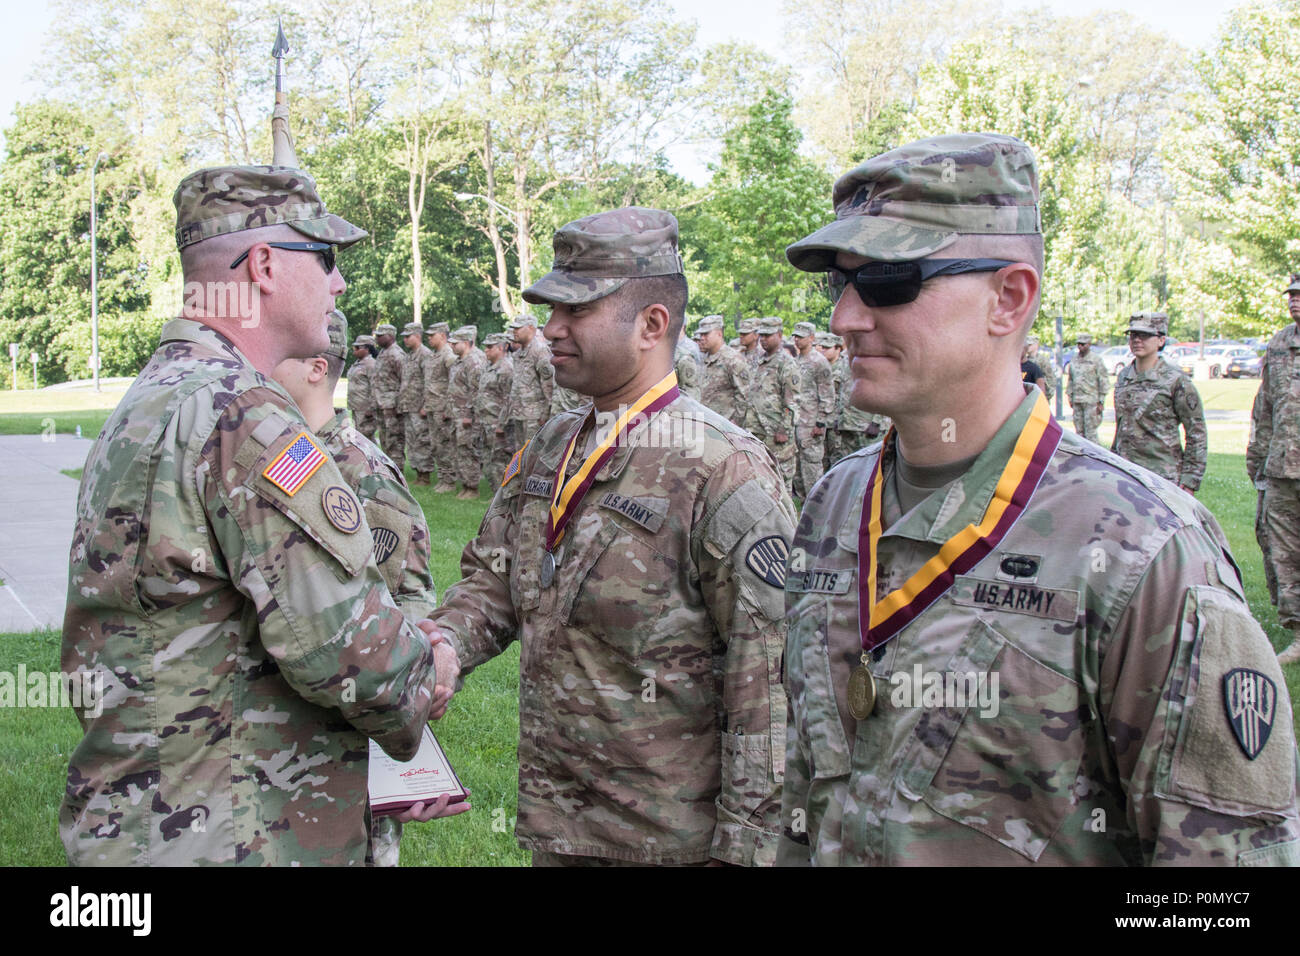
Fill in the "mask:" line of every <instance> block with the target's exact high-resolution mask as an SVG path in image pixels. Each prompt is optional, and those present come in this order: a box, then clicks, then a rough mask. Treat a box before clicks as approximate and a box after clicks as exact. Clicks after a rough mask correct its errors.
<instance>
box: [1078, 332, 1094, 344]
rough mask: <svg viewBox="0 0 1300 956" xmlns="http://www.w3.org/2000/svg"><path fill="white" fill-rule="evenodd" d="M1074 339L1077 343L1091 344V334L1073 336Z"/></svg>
mask: <svg viewBox="0 0 1300 956" xmlns="http://www.w3.org/2000/svg"><path fill="white" fill-rule="evenodd" d="M1074 341H1075V342H1076V343H1078V344H1079V345H1091V344H1092V336H1091V335H1084V334H1080V335H1078V336H1077V337H1076V338H1075V340H1074Z"/></svg>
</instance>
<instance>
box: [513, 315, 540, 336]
mask: <svg viewBox="0 0 1300 956" xmlns="http://www.w3.org/2000/svg"><path fill="white" fill-rule="evenodd" d="M527 325H531V326H536V325H537V317H536V316H534V315H529V314H527V313H520V314H519V315H516V316H515V317H514V318H513V319H511V320H510V321H509V322H508V323H506V331H507V332H513V331H514V330H515V329H522V328H523V327H524V326H527Z"/></svg>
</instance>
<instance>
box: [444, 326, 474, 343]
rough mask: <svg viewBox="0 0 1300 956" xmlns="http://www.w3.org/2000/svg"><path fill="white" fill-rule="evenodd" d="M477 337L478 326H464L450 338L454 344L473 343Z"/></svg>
mask: <svg viewBox="0 0 1300 956" xmlns="http://www.w3.org/2000/svg"><path fill="white" fill-rule="evenodd" d="M477 337H478V326H475V325H462V326H461V327H460V328H458V329H457V330H456V331H455V332H453V333H451V336H450V338H451V340H452V341H453V342H473V341H474V339H476V338H477Z"/></svg>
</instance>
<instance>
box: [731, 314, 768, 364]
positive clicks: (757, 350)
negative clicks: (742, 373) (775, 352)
mask: <svg viewBox="0 0 1300 956" xmlns="http://www.w3.org/2000/svg"><path fill="white" fill-rule="evenodd" d="M736 331H737V332H738V333H739V334H740V339H739V341H740V345H739V346H738V348H737V349H736V351H738V352H739V353H740V355H741V357H742V358H744V359H745V360H746V361H747V362H749V367H750V370H751V371H752V370H753V369H755V368H757V367H758V361H759V359H761V358H762V357H763V347H762V346H761V345H759V344H758V319H741V320H740V321H739V322H737V323H736Z"/></svg>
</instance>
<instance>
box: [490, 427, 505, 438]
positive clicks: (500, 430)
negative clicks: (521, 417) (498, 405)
mask: <svg viewBox="0 0 1300 956" xmlns="http://www.w3.org/2000/svg"><path fill="white" fill-rule="evenodd" d="M505 433H506V430H505V429H504V428H495V429H493V434H495V435H498V436H500V435H504V434H505Z"/></svg>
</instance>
